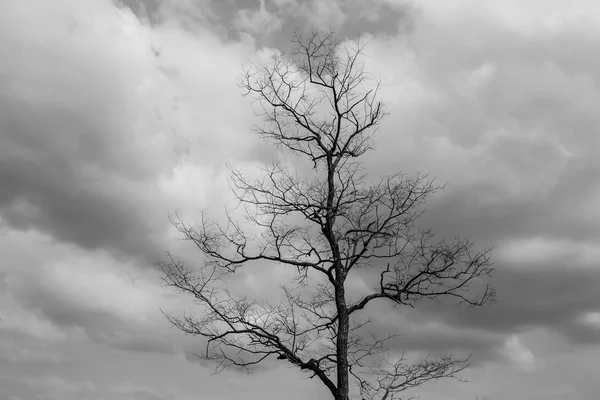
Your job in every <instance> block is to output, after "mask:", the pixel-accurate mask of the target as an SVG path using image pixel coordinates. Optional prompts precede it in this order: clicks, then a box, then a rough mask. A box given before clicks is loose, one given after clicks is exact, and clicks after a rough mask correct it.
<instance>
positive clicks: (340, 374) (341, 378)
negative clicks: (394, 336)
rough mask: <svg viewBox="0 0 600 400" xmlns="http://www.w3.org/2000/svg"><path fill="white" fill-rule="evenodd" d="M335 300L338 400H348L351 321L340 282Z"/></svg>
mask: <svg viewBox="0 0 600 400" xmlns="http://www.w3.org/2000/svg"><path fill="white" fill-rule="evenodd" d="M335 302H336V306H337V312H338V332H337V343H336V345H337V395H336V396H335V399H336V400H348V399H349V393H350V386H349V380H348V329H349V326H350V321H349V317H348V309H347V307H346V295H345V291H344V284H343V280H342V284H340V285H339V286H338V287H337V288H336V290H335Z"/></svg>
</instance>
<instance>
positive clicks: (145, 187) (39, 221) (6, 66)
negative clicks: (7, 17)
mask: <svg viewBox="0 0 600 400" xmlns="http://www.w3.org/2000/svg"><path fill="white" fill-rule="evenodd" d="M62 28H63V31H61V30H60V25H59V26H58V28H57V29H58V30H57V32H53V34H55V35H58V36H61V35H63V36H64V37H65V38H66V40H67V42H66V43H65V44H63V46H62V47H60V48H59V47H57V46H55V44H54V43H53V42H52V40H50V39H48V38H47V37H46V36H43V35H39V34H38V33H37V32H38V31H36V30H31V31H29V33H28V34H27V35H21V36H19V35H14V31H12V30H11V29H12V28H11V26H10V24H9V25H6V26H5V27H4V28H3V30H4V29H6V31H7V32H5V33H2V34H3V35H6V36H5V38H6V40H5V46H4V47H3V48H2V49H1V51H2V54H4V55H5V56H4V57H3V59H4V60H7V61H6V62H4V63H3V66H2V67H1V71H2V73H1V74H0V76H3V77H4V78H2V79H0V138H1V141H2V146H0V187H1V190H0V219H1V220H3V221H4V223H7V224H8V225H9V227H12V228H16V229H23V230H27V229H34V230H40V231H43V232H46V233H48V234H49V235H51V236H53V237H54V238H56V239H57V240H59V241H66V242H72V243H76V244H77V245H79V246H81V247H83V248H86V249H98V248H104V249H108V250H110V251H113V252H115V253H117V254H120V255H127V256H131V255H134V256H138V257H142V258H145V259H146V260H151V261H152V262H154V261H155V260H156V258H157V255H158V253H157V252H156V245H155V244H154V243H153V238H152V236H153V235H154V234H156V233H158V232H161V230H162V229H163V228H164V226H165V222H166V213H160V212H159V213H157V212H156V211H157V209H156V208H155V206H156V205H157V204H158V202H159V201H160V200H161V198H162V195H161V194H160V192H159V191H158V189H157V187H156V184H155V180H156V179H157V177H158V175H159V174H161V173H163V172H166V171H168V168H169V166H170V164H172V163H173V162H174V161H175V160H176V159H177V155H176V152H175V151H174V147H175V146H172V147H170V146H163V148H162V150H161V151H160V152H157V151H156V147H153V145H149V144H148V143H151V141H152V140H156V139H157V137H158V136H160V135H161V134H162V133H160V134H159V133H157V132H158V131H159V129H162V128H158V129H157V126H160V123H159V122H158V121H156V123H154V122H152V121H151V120H146V121H143V124H145V125H144V126H143V127H142V128H140V127H139V126H136V124H138V125H139V123H140V121H138V120H136V118H138V117H139V115H135V111H136V110H137V111H138V112H139V110H141V109H143V107H144V106H143V105H140V104H137V102H138V99H136V98H135V89H136V85H137V83H135V82H134V81H132V79H133V78H134V75H133V74H132V73H131V72H132V70H133V69H134V68H135V63H133V65H132V66H131V68H132V70H129V71H128V70H127V69H125V70H123V71H119V70H118V68H120V67H118V65H117V64H118V63H115V62H114V59H115V58H118V57H119V56H120V55H119V54H118V51H119V50H118V48H115V49H114V52H113V50H109V51H108V52H107V53H101V52H100V51H98V52H96V53H92V54H91V55H90V56H85V52H86V51H87V50H85V49H84V48H83V46H81V44H80V43H78V42H77V41H75V39H74V38H75V36H73V35H71V34H70V33H69V27H68V24H66V25H64V26H63V27H62ZM76 29H77V28H76ZM79 34H81V35H84V34H85V33H78V35H79ZM68 43H70V44H68ZM138 50H139V49H138ZM147 51H148V54H150V49H147ZM8 54H12V56H9V55H8ZM143 54H144V53H143V51H142V52H141V53H139V54H137V56H140V57H141V58H143V57H145V56H144V55H143ZM148 59H150V56H148ZM144 118H146V117H144ZM143 129H147V131H146V132H143V134H144V135H145V138H142V137H141V136H140V135H141V133H140V130H143ZM165 140H166V141H167V143H172V142H173V141H174V139H173V138H166V139H165ZM159 251H160V252H162V249H159Z"/></svg>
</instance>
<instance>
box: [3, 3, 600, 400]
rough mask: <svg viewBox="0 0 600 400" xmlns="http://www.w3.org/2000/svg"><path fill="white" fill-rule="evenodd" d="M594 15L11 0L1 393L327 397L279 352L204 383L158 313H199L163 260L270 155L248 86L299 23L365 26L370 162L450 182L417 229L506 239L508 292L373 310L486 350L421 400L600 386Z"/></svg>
mask: <svg viewBox="0 0 600 400" xmlns="http://www.w3.org/2000/svg"><path fill="white" fill-rule="evenodd" d="M599 20H600V2H598V1H596V0H575V1H574V0H528V1H527V2H525V1H521V0H497V1H496V0H490V1H485V2H483V1H479V0H462V1H458V0H457V1H442V0H439V1H436V0H419V1H416V0H415V1H412V2H411V1H409V0H370V1H365V0H301V1H294V0H260V1H259V0H256V1H255V0H219V1H217V0H122V1H121V2H117V3H114V2H112V1H111V0H53V1H48V0H0V60H2V62H0V255H1V256H0V319H1V320H0V398H2V399H7V400H36V399H40V400H41V399H47V400H59V399H60V400H75V399H83V400H100V399H102V400H192V399H198V400H228V399H238V398H245V399H282V398H286V399H305V398H314V399H327V398H329V397H328V393H327V392H326V390H324V388H322V387H320V386H319V385H318V383H317V382H316V381H312V380H308V379H303V378H302V377H301V376H300V375H299V374H298V373H297V372H296V371H294V370H290V369H287V368H285V367H284V366H280V367H277V366H274V367H273V368H270V369H265V370H261V371H260V372H258V373H255V374H253V375H245V374H239V373H233V372H230V373H225V374H221V375H218V376H213V375H211V371H212V369H211V366H210V365H208V364H205V363H201V362H199V361H198V359H196V358H195V357H194V356H193V353H194V352H196V351H198V350H199V349H200V344H199V342H198V341H197V340H196V339H194V338H190V337H184V336H183V335H181V334H179V332H177V331H176V330H174V329H171V328H169V327H168V324H167V323H166V321H165V319H164V317H163V316H162V315H161V313H160V310H159V308H162V309H165V310H175V311H177V310H184V309H186V310H190V308H191V305H190V304H189V302H188V300H187V299H184V298H181V297H179V296H178V295H175V294H173V293H172V292H170V291H168V290H166V289H164V288H163V287H161V286H160V284H159V280H158V274H157V268H156V263H157V262H158V261H160V260H162V259H164V257H165V251H166V250H167V249H169V250H172V251H174V252H175V253H177V254H178V255H181V256H182V257H186V258H187V259H190V260H193V259H194V256H197V254H196V253H195V252H194V250H193V249H191V248H189V246H187V245H186V244H185V243H184V242H181V241H178V240H177V237H178V236H177V235H176V233H175V232H174V230H173V229H172V228H171V226H170V225H169V223H168V216H169V215H170V214H172V213H173V212H174V211H175V210H176V209H180V210H181V211H182V213H183V214H184V216H187V217H189V218H191V219H193V218H195V217H197V215H198V214H197V211H198V209H199V208H200V207H202V208H207V209H218V208H219V207H220V206H221V205H222V204H224V203H227V202H228V201H229V200H230V198H231V196H230V194H229V193H228V187H227V183H226V180H225V177H226V172H227V171H226V169H225V165H226V163H230V164H232V165H234V166H237V167H239V168H243V169H245V170H253V169H254V168H256V167H257V166H259V165H261V164H262V163H265V162H269V161H270V160H272V159H273V158H275V157H277V154H276V153H275V150H273V149H271V148H270V147H267V146H266V145H265V144H264V143H263V142H262V141H260V140H259V139H258V138H256V137H254V136H253V135H252V134H251V133H250V127H251V126H252V125H253V124H254V123H256V122H257V121H256V119H255V117H254V115H253V112H252V108H251V106H250V105H249V103H248V101H247V99H245V98H243V97H241V93H240V90H239V89H238V87H237V86H236V83H235V78H236V75H237V74H238V73H239V72H240V71H241V66H242V64H244V63H246V64H247V63H250V62H252V60H256V59H257V58H258V57H261V56H263V55H264V54H268V53H269V52H271V51H273V49H275V48H279V49H283V50H285V49H287V48H289V39H290V37H291V33H292V32H293V31H294V29H295V28H297V27H301V29H303V30H307V31H308V30H311V29H327V28H329V27H333V28H335V29H336V30H337V31H338V32H339V34H340V37H342V38H344V39H355V38H357V37H358V36H359V35H363V37H364V38H366V40H367V42H368V47H367V49H366V53H367V58H366V66H367V69H368V70H369V71H371V72H373V73H374V74H376V75H377V76H380V77H382V78H384V84H385V85H384V86H385V87H384V89H385V90H384V91H383V92H382V94H381V97H380V98H381V100H383V101H384V102H385V103H386V104H387V107H388V110H389V111H390V113H391V114H390V116H389V117H388V118H387V119H386V120H385V122H384V123H383V125H382V126H381V129H380V131H379V133H378V134H377V136H376V149H377V150H376V152H373V153H370V154H369V155H368V156H367V157H366V163H367V165H368V166H369V173H370V174H372V175H373V176H378V175H381V174H386V173H392V172H397V171H400V170H403V171H406V172H409V173H412V172H415V171H423V172H427V173H430V174H431V175H434V176H436V177H437V178H438V179H439V180H440V181H442V182H448V183H449V184H448V186H447V188H446V190H445V191H444V192H443V193H441V194H439V195H437V196H436V197H435V198H434V199H433V200H432V201H431V202H430V203H429V205H428V213H427V214H426V217H425V219H424V223H426V224H428V225H429V226H431V227H433V228H434V229H436V230H437V231H438V232H440V233H441V234H442V235H466V236H470V237H472V238H474V239H475V240H476V241H477V243H478V244H481V245H486V246H487V245H495V252H494V260H495V267H496V274H495V285H496V288H497V291H498V298H497V300H498V302H497V303H496V304H495V305H493V306H492V307H488V308H486V309H478V310H470V309H444V308H443V307H441V306H440V307H435V306H431V305H429V306H427V307H424V308H421V309H416V310H414V311H411V312H403V313H398V314H397V315H396V316H395V317H393V318H392V317H389V316H390V315H392V314H390V313H391V311H390V310H389V309H387V308H382V309H380V310H377V311H376V312H375V315H374V318H375V319H377V317H378V315H379V317H380V318H379V320H380V321H387V323H388V324H389V325H390V329H395V330H398V332H399V333H402V334H403V336H402V341H401V346H402V348H403V349H404V350H407V351H409V352H411V351H415V352H432V353H437V352H447V351H448V352H469V353H471V352H472V353H473V354H474V356H473V357H474V363H473V366H472V368H470V369H469V370H468V371H466V372H465V374H464V375H463V376H464V377H465V378H466V379H467V380H468V381H469V382H468V383H458V382H455V381H444V382H440V383H437V384H435V385H428V386H426V387H425V388H423V390H421V391H419V394H420V395H421V397H422V399H423V400H459V399H460V400H462V399H474V398H475V396H480V397H481V396H489V397H490V398H491V399H503V400H507V399H511V400H541V399H544V400H550V399H561V400H562V399H564V398H569V399H571V400H589V399H592V398H596V396H597V393H598V391H599V390H600V383H599V382H600V372H598V371H600V369H598V368H597V363H598V360H599V359H600V290H598V288H600V207H599V206H598V204H600V157H598V156H597V153H598V151H599V149H600V135H599V134H598V129H599V128H600V114H599V113H598V105H599V104H600V52H598V46H599V45H600V24H598V21H599ZM263 272H264V271H263ZM240 282H241V283H243V284H244V285H246V286H247V289H248V290H250V291H264V290H269V287H271V286H270V283H273V279H272V276H271V275H269V274H264V273H262V274H261V273H260V271H258V272H247V273H246V274H245V275H242V279H241V280H240ZM377 314H378V315H377ZM382 323H383V322H382Z"/></svg>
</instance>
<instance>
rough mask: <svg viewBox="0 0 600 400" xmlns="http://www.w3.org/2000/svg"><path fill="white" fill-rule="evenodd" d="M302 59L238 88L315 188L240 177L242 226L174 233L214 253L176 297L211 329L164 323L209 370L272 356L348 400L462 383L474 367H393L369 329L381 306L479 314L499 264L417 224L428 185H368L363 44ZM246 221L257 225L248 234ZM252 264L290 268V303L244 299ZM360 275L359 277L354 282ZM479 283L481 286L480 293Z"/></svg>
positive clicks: (300, 42) (275, 168)
mask: <svg viewBox="0 0 600 400" xmlns="http://www.w3.org/2000/svg"><path fill="white" fill-rule="evenodd" d="M293 42H294V44H295V50H294V51H292V52H291V53H290V54H288V55H276V56H273V57H272V58H271V59H270V60H269V61H267V62H263V63H259V64H257V65H255V66H252V67H248V68H245V69H244V72H243V74H242V75H241V77H240V81H239V84H240V87H241V88H243V90H244V91H245V94H246V95H247V96H250V97H251V98H252V99H253V100H254V102H255V105H256V107H257V109H258V110H259V111H258V112H259V113H260V114H261V115H262V116H263V117H264V120H265V124H264V126H262V127H258V128H257V132H258V134H260V135H261V136H263V137H264V138H265V139H267V141H271V142H274V143H275V144H277V145H278V146H279V147H280V148H282V149H284V150H286V151H289V152H291V153H292V154H294V155H300V156H301V157H305V158H306V159H307V160H310V162H311V164H310V165H311V166H312V167H313V168H312V171H311V173H307V174H306V175H307V176H306V177H301V176H300V174H299V173H297V172H293V171H292V170H290V168H288V167H286V166H284V165H282V164H281V163H276V164H274V165H271V166H268V167H265V168H264V171H263V172H264V173H263V175H262V177H261V178H259V179H251V178H248V177H247V176H245V175H244V174H243V173H242V172H241V171H238V170H234V169H232V170H231V172H232V173H231V182H232V189H233V192H234V193H235V194H236V197H237V199H238V200H239V202H240V204H241V205H243V206H244V207H245V208H244V209H245V220H236V219H235V218H233V217H232V216H231V214H230V213H229V212H228V214H227V215H228V221H227V222H226V223H224V224H219V223H215V222H211V221H210V220H209V219H208V218H207V217H206V216H205V215H203V216H202V221H201V223H200V224H199V225H194V226H192V225H190V224H187V223H186V222H184V221H183V220H182V219H181V218H180V217H179V216H178V215H177V216H176V217H175V218H174V219H173V221H172V222H173V223H174V225H175V226H176V227H177V229H178V230H179V231H180V232H181V233H182V234H183V236H184V238H185V239H188V240H190V241H192V242H193V243H194V244H195V245H196V246H197V247H198V248H199V249H200V251H201V252H202V253H203V254H204V261H203V264H202V266H201V267H200V268H197V269H194V268H188V267H187V266H184V265H183V264H182V262H181V261H180V260H178V259H177V258H175V257H172V256H171V257H170V262H168V263H165V264H163V265H162V267H163V272H164V281H165V282H166V284H167V285H169V286H172V287H174V288H176V289H177V290H180V291H182V292H185V293H187V294H189V295H191V296H193V297H194V298H195V300H196V303H197V304H198V305H199V307H200V312H199V315H200V316H197V317H196V316H191V315H184V316H183V317H177V316H173V315H167V318H168V319H169V320H170V322H171V323H172V324H173V325H174V326H176V327H177V328H179V329H180V330H182V331H183V332H185V333H187V334H192V335H199V336H202V337H204V338H206V340H207V345H206V349H205V351H204V352H203V353H202V355H201V356H202V357H204V358H206V359H209V360H214V361H215V362H216V365H217V371H220V370H222V369H225V368H229V367H232V366H235V367H240V368H244V369H247V368H250V367H251V366H254V365H256V364H258V363H261V362H263V361H264V360H266V359H267V358H269V357H271V356H273V358H276V359H278V360H283V361H285V362H287V363H289V364H291V365H293V366H295V367H297V368H299V369H300V370H302V371H305V372H307V373H308V374H310V377H316V378H318V379H319V380H320V381H321V382H322V383H323V384H324V385H325V386H326V387H327V388H328V389H329V391H330V392H331V394H332V396H333V397H334V398H335V399H337V400H347V399H349V398H350V396H351V393H354V394H356V395H360V396H361V397H362V398H368V399H378V400H379V399H381V400H391V399H396V398H400V397H399V396H400V395H401V392H403V391H405V390H406V389H409V388H414V387H418V386H420V385H423V384H424V383H426V382H427V381H430V380H434V379H438V378H445V377H456V376H457V373H458V372H460V371H462V370H463V369H464V368H466V367H467V366H468V358H456V357H453V356H444V357H441V358H426V359H423V360H421V361H419V362H416V363H414V362H408V360H407V359H405V358H404V357H397V356H396V358H394V359H389V358H390V357H389V356H390V353H389V351H388V350H389V341H390V339H391V338H392V337H393V336H394V335H387V336H381V335H380V334H378V333H377V332H373V331H372V330H370V328H371V327H372V326H373V324H370V322H371V321H370V320H369V319H368V318H366V317H364V316H362V317H361V315H362V314H364V310H365V308H366V307H367V306H368V305H370V304H371V303H376V302H377V301H387V302H391V303H392V304H394V305H399V306H408V307H414V306H415V305H417V303H418V302H419V301H422V300H427V299H429V300H435V299H440V298H443V297H449V298H454V299H456V300H457V302H458V303H466V304H467V305H470V306H482V305H484V304H486V303H487V302H489V301H490V300H492V298H493V294H494V292H493V289H492V288H491V287H490V285H489V275H490V272H491V271H492V269H491V263H490V251H489V249H488V250H485V251H482V252H476V251H474V250H473V247H474V246H473V243H472V242H471V241H469V240H463V239H455V240H454V241H452V242H447V241H444V240H437V239H436V238H435V237H434V235H433V234H432V232H431V231H428V230H426V231H423V230H419V229H418V228H417V227H416V225H415V222H416V220H417V219H418V218H419V216H420V215H421V213H422V211H423V209H422V205H423V203H424V202H425V200H426V199H427V198H428V197H429V196H430V195H432V194H433V193H435V192H436V191H438V190H440V189H441V187H440V186H437V185H435V183H434V181H433V180H432V179H429V178H428V177H427V176H426V175H416V176H407V175H405V174H396V175H392V176H388V177H385V178H383V179H381V180H379V181H377V182H376V183H374V184H372V183H368V181H367V180H366V177H365V176H364V175H363V174H362V169H361V164H360V162H359V158H360V157H361V156H362V155H364V154H365V153H366V152H367V151H369V150H371V148H372V137H373V134H374V133H375V131H376V128H377V126H378V124H379V123H380V121H381V120H382V118H383V117H384V116H385V111H384V107H383V105H382V104H381V103H380V102H379V101H378V100H377V94H378V91H379V84H378V82H377V81H375V80H373V79H371V78H370V75H369V74H367V72H366V71H365V70H364V67H363V64H362V62H361V56H362V55H363V48H364V47H363V45H361V43H360V42H356V43H355V44H354V45H345V44H342V43H341V42H339V41H338V40H336V38H335V36H334V35H333V34H326V35H323V34H313V35H311V36H309V37H301V36H298V35H296V36H295V37H294V40H293ZM248 222H249V223H250V224H251V225H252V226H253V228H252V229H249V228H248V225H249V224H248ZM253 263H276V264H278V265H281V267H282V268H285V267H289V268H293V269H294V271H296V272H295V273H297V275H296V278H295V279H294V280H293V281H291V282H289V285H285V286H282V296H281V301H279V302H275V303H274V302H269V301H259V300H252V299H248V298H246V297H236V295H235V294H233V293H231V291H230V290H228V288H227V285H226V281H225V278H226V276H227V275H228V274H232V273H234V272H235V271H237V270H238V269H239V268H242V267H249V266H250V265H251V264H253ZM359 270H362V271H364V272H363V275H364V276H375V277H376V279H375V280H374V282H376V283H374V284H375V285H376V286H375V287H374V288H373V290H372V291H371V292H369V293H360V294H358V295H357V294H356V293H349V292H348V291H347V287H348V285H347V284H348V282H350V281H349V278H350V277H354V276H355V275H357V274H358V273H359V272H358V271H359ZM353 273H354V274H353ZM474 283H476V284H475V285H473V284H474Z"/></svg>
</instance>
